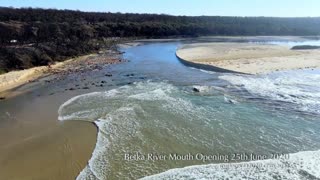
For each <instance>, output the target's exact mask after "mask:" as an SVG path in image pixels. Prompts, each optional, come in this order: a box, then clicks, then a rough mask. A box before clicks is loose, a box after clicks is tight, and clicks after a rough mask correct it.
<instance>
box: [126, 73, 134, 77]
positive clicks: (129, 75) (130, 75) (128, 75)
mask: <svg viewBox="0 0 320 180" xmlns="http://www.w3.org/2000/svg"><path fill="white" fill-rule="evenodd" d="M126 76H127V77H132V76H134V74H127V75H126Z"/></svg>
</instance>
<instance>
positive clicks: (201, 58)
mask: <svg viewBox="0 0 320 180" xmlns="http://www.w3.org/2000/svg"><path fill="white" fill-rule="evenodd" d="M176 55H177V56H178V57H179V58H180V59H181V60H182V61H185V62H190V63H192V64H197V65H209V66H213V67H218V68H222V69H226V70H229V71H235V72H241V73H247V74H260V73H269V72H273V71H280V70H293V69H301V68H319V67H320V50H291V49H290V47H288V46H281V45H264V44H250V43H194V44H188V45H184V46H183V47H181V48H179V49H178V50H177V52H176Z"/></svg>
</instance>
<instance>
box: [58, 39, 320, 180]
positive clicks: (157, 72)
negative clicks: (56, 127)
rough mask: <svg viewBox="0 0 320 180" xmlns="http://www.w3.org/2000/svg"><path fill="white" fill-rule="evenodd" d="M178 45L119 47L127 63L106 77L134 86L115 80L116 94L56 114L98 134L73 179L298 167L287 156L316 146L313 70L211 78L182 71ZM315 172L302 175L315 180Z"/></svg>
mask: <svg viewBox="0 0 320 180" xmlns="http://www.w3.org/2000/svg"><path fill="white" fill-rule="evenodd" d="M180 45H181V43H179V42H171V43H148V44H144V45H142V46H137V47H131V48H128V49H123V50H124V51H125V54H124V56H125V58H126V59H128V60H130V62H129V63H124V64H120V65H116V66H114V67H113V69H112V70H111V71H114V72H116V73H117V74H123V75H124V76H127V77H128V76H129V77H132V81H139V82H136V83H134V84H131V85H124V86H122V85H121V81H122V79H121V76H117V78H118V79H115V81H116V82H119V87H118V88H115V89H113V90H110V91H106V92H96V93H90V94H85V95H81V96H77V97H74V98H72V99H70V100H69V101H67V102H66V103H64V104H63V105H62V106H61V107H60V108H59V119H60V120H83V121H92V122H95V123H96V125H97V126H98V127H99V133H98V138H97V144H96V148H95V150H94V152H93V156H92V158H91V159H90V161H89V163H88V165H87V167H86V168H85V169H84V170H83V171H82V172H81V173H80V175H79V176H78V179H126V178H128V179H137V178H141V177H145V176H149V175H153V174H157V173H160V172H163V171H166V170H168V169H172V168H179V167H185V166H190V165H200V164H211V163H214V164H215V163H235V162H243V161H251V160H261V159H263V158H268V159H270V158H276V162H278V160H277V158H278V156H277V155H278V154H281V158H284V159H285V160H287V161H288V162H291V161H294V162H298V161H295V159H294V158H296V156H295V155H293V156H292V157H293V159H290V155H291V154H289V153H295V152H300V151H310V150H318V149H320V138H319V137H320V136H319V135H320V123H319V117H320V116H319V114H320V111H319V107H320V93H319V92H320V84H318V83H317V82H319V81H320V72H319V71H311V70H306V71H291V72H282V73H274V74H270V75H260V76H247V75H236V74H223V73H214V72H207V71H203V70H198V69H194V68H190V67H186V66H184V65H182V64H181V63H180V62H179V61H178V59H177V58H176V57H175V51H176V49H177V47H179V46H180ZM128 72H129V73H128ZM193 88H197V89H199V90H200V92H199V93H198V92H194V91H193ZM237 154H240V155H244V154H245V155H251V156H250V157H249V156H243V158H237V157H240V156H238V155H237ZM307 154H308V153H307ZM309 154H310V153H309ZM303 155H304V154H303ZM303 155H302V156H303ZM210 157H211V158H210ZM241 157H242V156H241ZM299 157H300V156H299ZM161 158H162V159H161ZM296 159H299V158H296ZM314 160H316V159H314ZM263 162H264V161H263ZM310 162H314V161H312V160H310ZM287 164H290V163H287ZM312 168H314V166H312ZM312 168H311V169H312ZM318 168H319V167H318ZM196 169H198V170H196V172H201V171H200V170H199V169H202V170H203V172H204V173H205V172H206V171H205V169H203V167H201V166H198V167H196ZM309 169H310V168H309ZM193 170H194V169H193ZM298 170H299V169H298ZM298 170H297V171H298ZM303 170H305V169H303ZM312 170H313V171H311V170H310V171H308V169H307V171H306V172H307V175H308V174H309V175H310V174H311V175H312V176H315V177H318V176H319V174H316V173H314V169H312ZM186 171H188V170H186ZM190 171H191V170H190ZM217 171H221V173H222V170H219V169H218V170H217ZM257 171H260V170H259V169H258V170H257ZM175 172H176V173H177V174H180V175H179V176H172V177H180V178H181V177H186V178H194V177H195V176H187V175H186V174H185V170H184V171H175ZM234 172H235V174H237V170H235V171H233V173H234ZM281 172H282V171H281ZM281 172H279V173H280V175H281ZM299 172H300V171H299ZM315 172H316V171H315ZM225 173H226V172H225ZM279 173H278V174H279ZM285 173H287V171H285ZM285 173H284V171H283V173H282V175H283V177H287V178H289V177H291V176H288V175H286V174H285ZM287 174H288V173H287ZM289 174H290V173H289ZM291 174H294V175H296V176H292V177H306V175H305V174H304V175H300V174H298V175H297V173H296V172H292V173H291ZM229 175H230V177H229V178H237V177H236V176H232V175H231V173H230V174H229ZM168 177H170V176H163V177H161V176H157V177H155V178H156V179H157V178H160V179H161V178H162V179H166V178H168ZM203 177H204V178H205V176H203ZM212 177H218V176H212ZM224 177H226V176H224ZM262 177H267V178H269V179H271V177H274V176H273V175H272V174H269V175H268V174H267V175H266V176H265V174H264V176H261V178H262ZM310 177H311V176H310ZM208 178H209V177H208ZM318 178H319V177H318Z"/></svg>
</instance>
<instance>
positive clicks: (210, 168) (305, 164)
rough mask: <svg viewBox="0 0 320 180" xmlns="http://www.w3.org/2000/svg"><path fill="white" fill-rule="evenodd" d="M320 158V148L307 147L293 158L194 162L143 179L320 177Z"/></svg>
mask: <svg viewBox="0 0 320 180" xmlns="http://www.w3.org/2000/svg"><path fill="white" fill-rule="evenodd" d="M319 162H320V151H308V152H307V151H306V152H299V153H295V154H290V157H289V159H273V160H271V159H270V160H261V161H252V162H244V163H233V164H210V165H200V166H190V167H185V168H181V169H171V170H168V171H166V172H164V173H160V174H157V175H153V176H149V177H145V178H142V179H143V180H156V179H157V180H158V179H230V180H235V179H265V180H269V179H270V180H271V179H288V180H300V179H319V178H320V163H319Z"/></svg>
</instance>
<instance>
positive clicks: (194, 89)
mask: <svg viewBox="0 0 320 180" xmlns="http://www.w3.org/2000/svg"><path fill="white" fill-rule="evenodd" d="M192 90H193V92H200V90H199V89H198V88H195V87H194V88H193V89H192Z"/></svg>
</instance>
